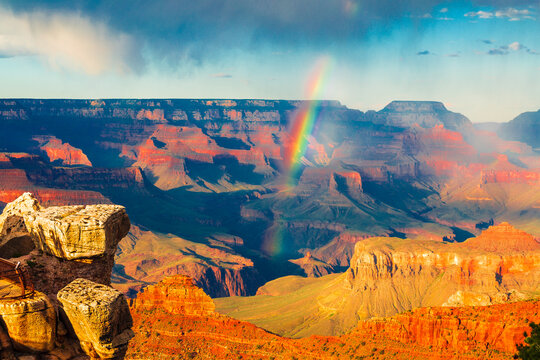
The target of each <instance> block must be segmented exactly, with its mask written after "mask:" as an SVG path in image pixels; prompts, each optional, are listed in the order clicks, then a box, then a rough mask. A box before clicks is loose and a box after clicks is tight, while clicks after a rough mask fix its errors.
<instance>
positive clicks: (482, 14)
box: [465, 10, 493, 19]
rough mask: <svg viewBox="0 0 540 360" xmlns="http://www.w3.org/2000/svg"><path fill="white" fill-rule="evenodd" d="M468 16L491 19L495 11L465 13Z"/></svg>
mask: <svg viewBox="0 0 540 360" xmlns="http://www.w3.org/2000/svg"><path fill="white" fill-rule="evenodd" d="M465 16H466V17H473V18H474V17H476V18H479V19H491V18H492V17H493V13H492V12H489V11H482V10H480V11H471V12H468V13H466V14H465Z"/></svg>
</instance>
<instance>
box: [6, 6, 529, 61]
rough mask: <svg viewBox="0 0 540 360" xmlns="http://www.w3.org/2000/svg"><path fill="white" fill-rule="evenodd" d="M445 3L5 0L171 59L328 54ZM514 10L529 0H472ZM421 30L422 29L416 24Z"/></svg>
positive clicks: (18, 9) (416, 18)
mask: <svg viewBox="0 0 540 360" xmlns="http://www.w3.org/2000/svg"><path fill="white" fill-rule="evenodd" d="M451 3H452V2H451V1H441V0H409V1H407V0H228V1H219V0H176V1H174V0H155V1H142V0H115V1H113V0H50V1H38V0H0V5H4V6H7V7H9V8H11V9H13V10H14V11H15V12H31V11H40V12H45V13H47V12H65V13H77V14H80V15H81V16H85V17H88V18H90V19H91V20H93V21H96V22H100V23H104V24H106V25H107V26H108V27H110V28H111V29H113V30H117V31H119V32H121V33H125V34H128V35H129V36H131V37H133V38H134V39H135V40H136V42H137V43H138V44H139V46H140V49H141V52H143V51H144V50H147V51H148V53H151V54H152V55H153V56H155V57H156V58H158V59H162V61H164V62H166V63H170V64H173V65H175V64H177V63H178V62H180V61H182V60H189V61H194V62H195V63H197V62H200V61H204V60H206V59H216V58H219V57H220V56H221V55H222V54H223V53H224V52H225V51H227V50H230V49H239V48H241V49H248V50H249V49H253V50H256V49H258V48H259V47H260V46H261V45H268V46H269V47H273V48H282V47H294V48H298V47H307V48H313V49H317V50H321V51H326V50H327V49H331V48H332V47H334V46H339V45H340V44H345V45H346V46H347V45H349V44H351V42H352V43H354V42H360V41H362V40H363V39H364V38H365V36H366V33H367V31H368V30H371V29H373V28H374V27H378V28H379V29H382V31H383V32H384V31H385V30H387V31H389V30H390V29H391V28H392V24H393V23H394V22H395V21H397V20H400V19H403V18H407V19H408V21H417V22H418V23H420V22H421V21H422V20H421V18H422V16H425V14H429V13H431V12H433V11H434V8H436V7H441V6H448V5H451ZM473 3H474V4H475V5H478V6H480V5H495V6H506V7H510V6H512V7H515V6H522V5H524V4H527V5H530V4H531V2H530V1H528V2H525V1H517V0H493V1H475V2H473ZM417 28H418V31H421V26H418V27H417Z"/></svg>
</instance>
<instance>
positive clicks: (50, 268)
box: [0, 193, 130, 301]
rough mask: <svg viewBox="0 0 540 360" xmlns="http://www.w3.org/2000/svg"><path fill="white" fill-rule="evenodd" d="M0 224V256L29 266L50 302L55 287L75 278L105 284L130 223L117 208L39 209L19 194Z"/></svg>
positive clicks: (109, 276)
mask: <svg viewBox="0 0 540 360" xmlns="http://www.w3.org/2000/svg"><path fill="white" fill-rule="evenodd" d="M2 224H3V225H2ZM2 226H3V230H2V231H3V234H5V235H4V236H0V249H2V250H3V249H5V251H2V252H0V256H1V257H3V258H15V259H16V261H20V262H21V263H23V264H26V265H28V268H29V270H30V273H31V274H32V277H33V279H34V286H35V288H36V289H37V290H39V291H42V292H44V293H45V294H47V295H48V296H49V297H50V298H52V299H53V301H54V299H55V298H56V293H57V292H58V291H59V290H60V289H62V288H63V287H64V286H66V285H67V284H69V283H70V282H72V281H73V280H75V279H77V278H80V277H83V278H86V279H89V280H92V281H95V282H97V283H100V284H104V285H109V284H110V282H111V273H112V268H113V265H114V254H115V253H116V248H117V245H118V243H119V242H120V240H121V239H122V238H123V237H124V236H126V235H127V233H128V231H129V228H130V221H129V218H128V216H127V214H126V211H125V209H124V207H122V206H118V205H104V204H100V205H79V206H51V207H47V208H44V207H42V206H41V205H40V204H39V202H38V201H37V199H36V198H35V197H34V196H33V195H32V194H30V193H24V194H22V195H21V196H20V197H19V198H17V199H16V200H15V201H13V202H11V203H9V204H8V205H7V206H6V208H5V209H4V212H3V213H2V215H1V216H0V227H2ZM14 234H15V235H14Z"/></svg>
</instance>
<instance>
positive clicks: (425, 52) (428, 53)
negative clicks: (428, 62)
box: [416, 50, 431, 56]
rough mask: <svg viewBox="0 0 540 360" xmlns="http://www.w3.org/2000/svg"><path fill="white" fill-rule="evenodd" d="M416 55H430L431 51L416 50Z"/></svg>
mask: <svg viewBox="0 0 540 360" xmlns="http://www.w3.org/2000/svg"><path fill="white" fill-rule="evenodd" d="M416 55H420V56H421V55H431V53H430V52H429V50H424V51H419V52H417V53H416Z"/></svg>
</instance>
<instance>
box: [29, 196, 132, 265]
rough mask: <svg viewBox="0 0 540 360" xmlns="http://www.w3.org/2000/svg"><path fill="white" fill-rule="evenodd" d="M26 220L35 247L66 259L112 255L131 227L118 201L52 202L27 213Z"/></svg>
mask: <svg viewBox="0 0 540 360" xmlns="http://www.w3.org/2000/svg"><path fill="white" fill-rule="evenodd" d="M25 223H26V227H27V228H28V230H29V232H30V234H31V236H32V237H33V238H34V239H36V240H37V241H36V248H37V249H39V250H41V251H43V252H45V253H47V254H49V255H54V256H56V257H58V258H61V259H65V260H74V259H82V258H92V257H98V256H110V255H113V254H114V253H115V252H116V245H117V244H118V241H119V240H120V239H122V238H123V237H124V236H126V235H127V233H128V231H129V227H130V223H129V218H128V217H127V215H126V211H125V209H124V207H122V206H118V205H87V206H58V207H56V206H53V207H49V208H46V209H43V210H41V211H36V212H32V213H29V214H28V215H27V216H26V217H25Z"/></svg>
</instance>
